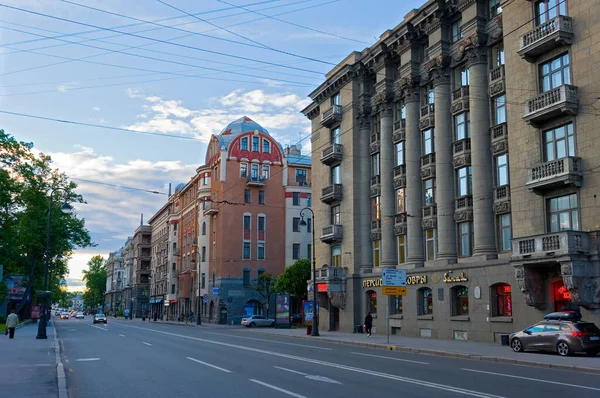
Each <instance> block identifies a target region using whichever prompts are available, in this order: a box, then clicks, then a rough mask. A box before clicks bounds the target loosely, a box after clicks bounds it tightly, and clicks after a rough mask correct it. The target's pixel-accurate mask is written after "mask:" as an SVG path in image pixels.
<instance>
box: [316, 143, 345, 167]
mask: <svg viewBox="0 0 600 398" xmlns="http://www.w3.org/2000/svg"><path fill="white" fill-rule="evenodd" d="M343 154H344V146H343V145H342V144H331V145H329V146H327V147H325V149H323V156H321V163H323V164H325V165H330V164H333V163H336V162H341V161H342V157H343Z"/></svg>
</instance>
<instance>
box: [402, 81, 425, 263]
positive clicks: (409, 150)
mask: <svg viewBox="0 0 600 398" xmlns="http://www.w3.org/2000/svg"><path fill="white" fill-rule="evenodd" d="M415 83H416V84H415ZM402 95H403V97H404V103H405V105H406V141H405V145H406V148H405V162H406V214H407V215H408V217H406V239H407V242H406V244H407V250H408V255H407V258H406V262H407V263H409V264H414V266H415V267H422V266H423V262H424V261H425V255H424V244H425V243H424V242H425V241H424V238H423V227H422V226H421V221H422V220H423V212H422V208H423V183H422V181H421V153H422V144H421V131H420V130H419V119H420V115H421V113H420V112H421V110H420V98H421V96H420V87H419V86H418V82H412V81H409V82H407V84H406V85H405V86H404V87H403V88H402Z"/></svg>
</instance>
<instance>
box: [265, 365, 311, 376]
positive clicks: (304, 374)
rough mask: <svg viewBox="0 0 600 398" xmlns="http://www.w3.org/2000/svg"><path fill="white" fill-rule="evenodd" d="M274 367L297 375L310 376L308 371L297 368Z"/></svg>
mask: <svg viewBox="0 0 600 398" xmlns="http://www.w3.org/2000/svg"><path fill="white" fill-rule="evenodd" d="M273 367H274V368H276V369H281V370H285V371H286V372H290V373H296V374H297V375H302V376H308V373H302V372H298V371H297V370H292V369H288V368H282V367H281V366H273Z"/></svg>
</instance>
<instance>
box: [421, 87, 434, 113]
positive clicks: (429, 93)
mask: <svg viewBox="0 0 600 398" xmlns="http://www.w3.org/2000/svg"><path fill="white" fill-rule="evenodd" d="M423 89H424V90H425V91H424V96H423V105H429V110H430V111H432V110H433V109H434V105H435V90H434V89H433V83H429V84H428V85H426V86H425V87H423Z"/></svg>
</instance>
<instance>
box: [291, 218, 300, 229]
mask: <svg viewBox="0 0 600 398" xmlns="http://www.w3.org/2000/svg"><path fill="white" fill-rule="evenodd" d="M292 232H300V217H294V218H293V219H292Z"/></svg>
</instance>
